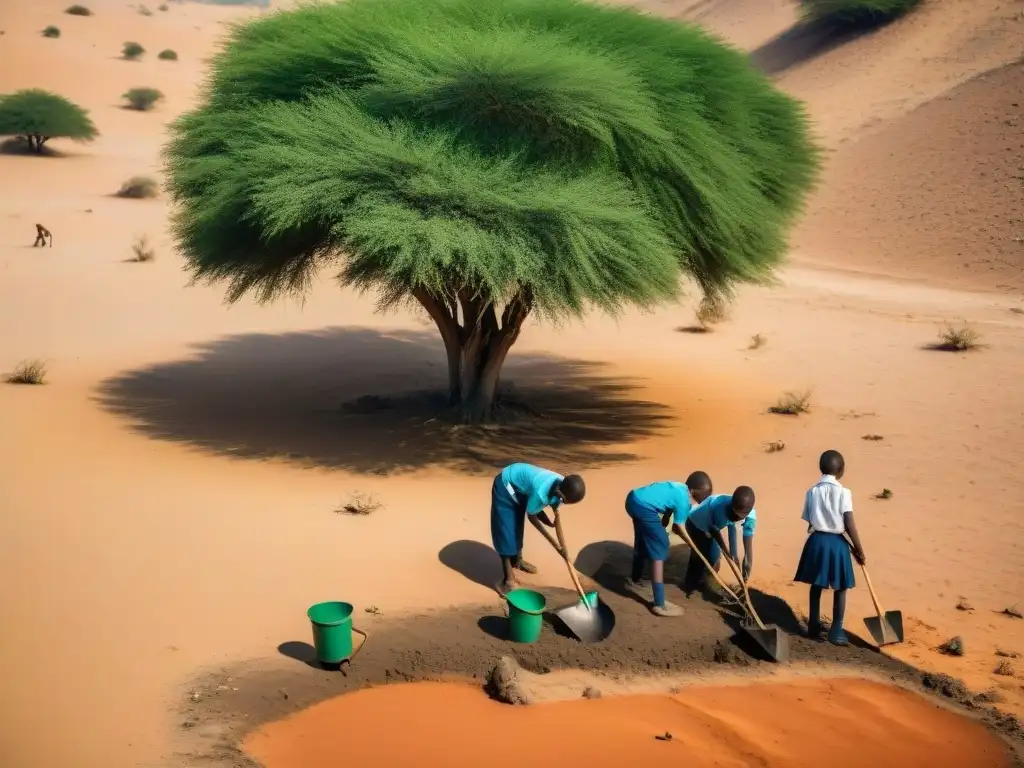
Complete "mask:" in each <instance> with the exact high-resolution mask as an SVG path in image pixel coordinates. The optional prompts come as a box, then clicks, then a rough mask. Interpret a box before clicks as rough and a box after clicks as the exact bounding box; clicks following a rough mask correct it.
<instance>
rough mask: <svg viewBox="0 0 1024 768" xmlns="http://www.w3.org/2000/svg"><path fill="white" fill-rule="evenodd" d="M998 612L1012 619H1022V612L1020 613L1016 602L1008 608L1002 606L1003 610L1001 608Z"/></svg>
mask: <svg viewBox="0 0 1024 768" xmlns="http://www.w3.org/2000/svg"><path fill="white" fill-rule="evenodd" d="M1000 613H1002V614H1004V615H1006V616H1010V617H1012V618H1014V619H1024V613H1021V612H1020V611H1019V610H1018V609H1017V604H1016V603H1014V604H1013V605H1011V606H1010V607H1009V608H1003V610H1001V611H1000Z"/></svg>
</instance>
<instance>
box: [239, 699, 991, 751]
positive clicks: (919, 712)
mask: <svg viewBox="0 0 1024 768" xmlns="http://www.w3.org/2000/svg"><path fill="white" fill-rule="evenodd" d="M398 713H401V714H398ZM456 732H457V734H458V735H457V737H456V736H455V733H456ZM666 732H668V733H670V734H671V735H672V739H671V741H663V740H659V739H657V738H655V736H663V735H664V734H665V733H666ZM245 749H246V751H247V752H248V753H249V754H251V755H252V756H253V757H255V758H256V759H257V760H259V762H260V763H261V764H262V765H264V766H266V768H295V767H296V766H302V768H334V766H339V765H378V766H406V765H444V766H448V768H460V767H461V766H465V767H466V768H475V766H479V765H482V764H487V763H499V764H514V765H515V764H523V765H531V766H537V768H547V767H548V766H550V768H563V767H564V766H567V765H593V766H604V765H629V766H636V765H645V764H652V763H653V762H654V761H662V760H672V761H683V762H684V763H685V764H686V765H687V766H749V765H759V766H764V768H772V767H773V766H778V767H779V768H790V767H791V766H793V767H796V766H808V767H809V768H810V767H811V766H821V765H829V766H836V767H837V768H841V767H845V766H850V767H851V768H852V766H913V765H929V766H972V768H982V767H983V766H986V767H988V766H992V768H995V767H996V766H1008V765H1010V761H1009V759H1008V756H1007V753H1006V748H1005V746H1004V745H1003V744H1002V743H1001V742H1000V741H999V740H998V739H997V738H996V737H994V736H992V735H991V734H990V733H988V732H987V731H986V730H985V729H984V728H983V727H981V726H980V725H978V724H976V723H973V722H971V721H969V720H967V719H965V718H963V717H960V716H958V715H955V714H953V713H951V712H949V711H947V710H945V709H942V708H941V707H939V706H937V705H936V704H934V703H932V702H930V701H927V700H925V699H923V698H921V697H920V696H918V695H916V694H913V693H909V692H907V691H904V690H902V689H900V688H895V687H893V686H887V685H882V684H880V683H875V682H868V681H866V680H852V679H851V680H832V681H829V680H815V681H808V682H791V683H785V684H780V683H774V684H757V685H743V686H728V685H727V686H717V687H714V688H712V687H698V688H695V689H690V690H687V691H685V692H683V693H679V694H674V695H664V696H655V695H633V696H619V697H614V698H604V699H597V700H591V701H586V700H577V701H563V702H557V703H549V704H539V705H535V706H532V707H514V708H513V707H509V706H507V705H503V704H499V703H497V702H494V701H491V700H489V699H488V698H487V697H486V695H485V694H483V693H482V692H481V691H479V690H478V689H476V688H470V687H466V686H459V685H453V684H446V683H412V684H408V685H397V686H385V687H381V688H369V689H366V690H364V691H359V692H358V693H353V694H349V695H347V696H340V697H338V698H335V699H332V700H330V701H326V702H324V703H322V704H318V705H316V706H313V707H310V708H309V709H307V710H305V711H303V712H300V713H299V714H297V715H293V716H292V717H289V718H287V719H285V720H282V721H279V722H276V723H273V724H271V725H268V726H265V727H263V728H262V729H260V730H259V731H257V732H256V733H254V734H252V735H251V736H250V737H248V738H247V739H246V741H245ZM499 756H500V757H499Z"/></svg>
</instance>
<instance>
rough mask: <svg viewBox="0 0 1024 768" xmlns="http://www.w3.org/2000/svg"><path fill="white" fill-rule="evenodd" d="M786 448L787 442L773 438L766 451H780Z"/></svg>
mask: <svg viewBox="0 0 1024 768" xmlns="http://www.w3.org/2000/svg"><path fill="white" fill-rule="evenodd" d="M784 450H786V444H785V443H784V442H782V441H781V440H772V441H771V442H770V443H768V444H767V445H766V446H765V449H764V452H765V453H778V452H779V451H784Z"/></svg>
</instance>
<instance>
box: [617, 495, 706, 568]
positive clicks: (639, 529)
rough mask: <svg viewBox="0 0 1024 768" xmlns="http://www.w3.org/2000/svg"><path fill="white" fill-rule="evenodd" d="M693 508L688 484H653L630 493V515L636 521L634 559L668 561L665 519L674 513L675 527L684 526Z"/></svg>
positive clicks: (628, 506)
mask: <svg viewBox="0 0 1024 768" xmlns="http://www.w3.org/2000/svg"><path fill="white" fill-rule="evenodd" d="M690 507H691V502H690V489H689V488H688V487H687V486H686V484H685V483H676V482H672V481H665V482H660V483H651V484H650V485H645V486H643V487H642V488H634V489H633V490H632V491H630V492H629V494H628V495H627V496H626V514H627V515H629V517H630V518H631V519H632V521H633V557H634V558H638V557H639V558H642V559H644V560H667V559H668V551H669V540H668V532H667V531H666V530H665V528H664V527H663V526H662V524H661V518H662V517H663V516H664V515H665V514H667V513H668V512H672V516H673V521H674V522H675V524H676V525H683V524H684V523H685V522H686V516H687V515H689V514H690Z"/></svg>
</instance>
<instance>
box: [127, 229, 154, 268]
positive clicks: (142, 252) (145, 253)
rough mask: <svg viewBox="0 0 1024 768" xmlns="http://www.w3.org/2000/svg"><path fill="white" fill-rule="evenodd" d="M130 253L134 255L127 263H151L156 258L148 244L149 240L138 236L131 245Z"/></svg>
mask: <svg viewBox="0 0 1024 768" xmlns="http://www.w3.org/2000/svg"><path fill="white" fill-rule="evenodd" d="M132 253H133V254H135V255H134V256H132V258H130V259H128V261H137V262H142V261H153V260H154V259H155V258H156V250H155V249H154V248H153V247H152V246H151V245H150V244H149V238H148V237H146V236H145V235H139V237H137V238H135V242H134V243H132Z"/></svg>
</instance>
